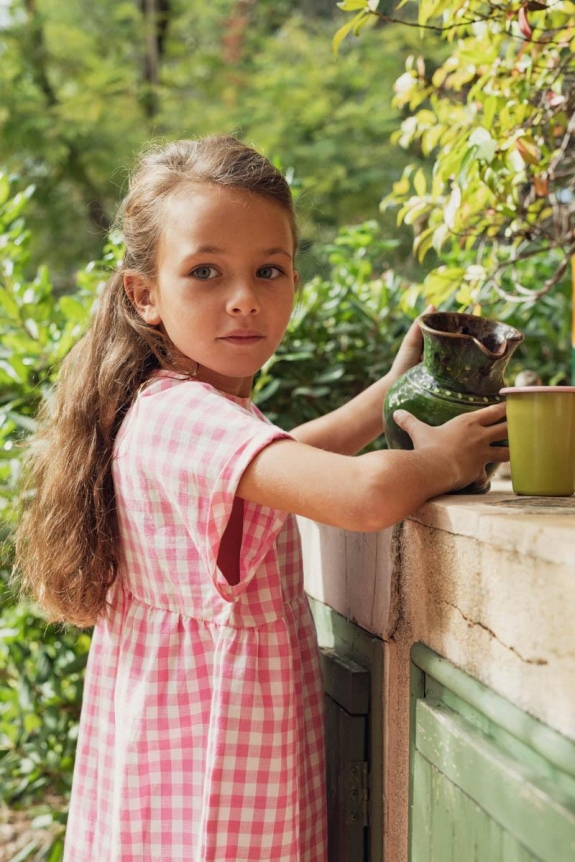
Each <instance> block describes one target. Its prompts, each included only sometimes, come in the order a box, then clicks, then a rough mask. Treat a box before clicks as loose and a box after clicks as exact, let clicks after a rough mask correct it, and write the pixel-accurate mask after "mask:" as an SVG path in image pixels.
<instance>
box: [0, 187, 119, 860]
mask: <svg viewBox="0 0 575 862" xmlns="http://www.w3.org/2000/svg"><path fill="white" fill-rule="evenodd" d="M30 194H31V189H27V190H26V192H24V193H20V194H17V195H16V196H15V197H10V185H9V183H8V181H7V179H6V177H5V176H3V175H0V248H1V249H2V262H1V264H0V325H1V327H2V343H1V346H0V515H1V531H2V532H1V545H0V682H1V685H0V788H2V790H1V796H0V801H1V802H2V803H7V804H10V805H11V806H21V807H23V808H24V809H25V810H28V809H29V808H30V806H32V805H34V804H35V803H36V802H37V801H38V800H40V799H46V798H48V799H50V798H54V799H56V800H63V802H59V803H55V804H54V805H53V806H51V807H49V808H48V809H47V810H44V811H43V812H42V813H41V816H40V819H38V820H37V821H35V823H36V825H37V826H38V828H39V829H40V827H42V829H43V830H44V829H45V828H46V826H47V825H51V828H50V835H51V840H50V841H49V842H48V843H46V837H45V833H44V831H42V832H39V835H38V841H37V842H34V841H32V842H31V844H30V845H29V847H28V850H29V854H28V855H26V856H25V857H24V856H23V857H22V858H27V859H28V858H29V859H38V860H39V859H51V860H52V862H57V860H58V859H60V858H61V854H62V831H63V823H64V821H65V815H64V813H63V811H62V805H65V799H66V796H67V794H68V793H69V790H70V783H71V777H72V767H73V760H74V750H75V743H76V734H77V729H78V719H79V714H80V705H81V698H82V683H83V670H84V666H85V664H86V658H87V652H88V645H89V640H90V639H89V636H88V635H87V634H86V633H83V634H78V633H77V632H74V631H70V630H66V629H61V628H59V627H56V626H49V625H47V624H46V621H45V620H44V619H43V617H42V615H41V613H39V612H38V611H37V610H36V609H35V608H34V607H32V606H31V605H30V604H29V602H27V601H21V602H18V600H17V588H16V585H15V584H14V583H13V582H12V579H11V570H12V562H13V548H12V531H13V528H14V525H15V522H16V519H17V483H18V478H19V475H20V469H21V461H22V455H23V453H24V450H25V445H24V444H25V440H26V437H27V436H28V434H29V433H30V432H31V431H32V430H33V429H34V416H35V414H36V412H37V409H38V405H39V403H40V400H41V399H42V398H44V397H46V395H47V394H48V393H49V390H50V387H51V384H52V381H53V377H54V374H55V372H56V370H57V367H58V365H59V363H60V361H61V359H62V358H63V356H64V355H65V354H66V353H67V351H68V350H69V348H70V346H71V345H72V343H73V342H74V341H76V339H77V338H78V337H79V335H80V334H81V332H82V331H83V329H84V327H85V325H86V322H87V319H88V314H89V310H90V307H91V305H92V303H93V300H94V296H95V295H96V292H97V289H98V286H99V285H100V283H101V282H102V280H103V278H104V276H105V273H104V271H103V270H102V269H101V268H99V267H97V266H91V267H88V268H87V269H86V270H85V271H83V272H80V273H79V274H78V288H77V291H76V293H75V294H74V295H73V296H61V297H59V298H58V297H57V296H56V295H55V293H54V289H53V286H52V283H51V281H50V277H49V274H48V271H47V269H46V268H45V267H41V268H40V269H39V270H38V272H37V273H36V275H35V277H34V278H32V279H30V280H28V279H27V278H26V277H25V275H24V270H25V268H26V264H27V261H28V256H29V246H30V242H31V236H30V233H29V231H28V230H27V229H26V226H25V223H24V219H23V215H24V210H25V207H26V205H27V204H28V199H29V197H30ZM115 257H116V248H115V246H114V244H113V243H112V244H111V245H110V246H109V247H108V248H107V249H106V258H107V260H106V262H105V265H110V264H111V263H113V261H114V259H115ZM47 854H50V855H47Z"/></svg>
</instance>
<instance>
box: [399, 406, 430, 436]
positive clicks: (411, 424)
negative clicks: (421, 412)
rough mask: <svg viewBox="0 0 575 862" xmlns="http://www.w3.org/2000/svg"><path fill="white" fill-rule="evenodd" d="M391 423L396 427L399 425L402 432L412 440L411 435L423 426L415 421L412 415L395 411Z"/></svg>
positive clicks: (402, 411)
mask: <svg viewBox="0 0 575 862" xmlns="http://www.w3.org/2000/svg"><path fill="white" fill-rule="evenodd" d="M393 421H394V422H395V424H396V425H399V427H400V428H401V430H402V431H405V432H406V434H409V436H410V437H411V439H412V440H413V434H414V433H416V432H417V429H418V428H419V427H420V426H421V425H424V424H425V423H424V422H421V421H420V420H419V419H417V418H416V417H415V416H414V415H413V413H408V412H407V410H396V411H395V412H394V414H393Z"/></svg>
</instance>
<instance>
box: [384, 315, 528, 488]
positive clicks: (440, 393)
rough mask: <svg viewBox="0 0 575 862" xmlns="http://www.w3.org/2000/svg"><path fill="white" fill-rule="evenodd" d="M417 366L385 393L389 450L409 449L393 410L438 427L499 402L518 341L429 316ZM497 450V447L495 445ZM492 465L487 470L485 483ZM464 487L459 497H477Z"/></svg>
mask: <svg viewBox="0 0 575 862" xmlns="http://www.w3.org/2000/svg"><path fill="white" fill-rule="evenodd" d="M419 325H420V327H421V331H422V334H423V362H422V363H421V364H420V365H416V366H414V367H413V368H410V369H409V371H407V372H406V373H405V374H403V375H402V376H401V377H400V378H399V379H398V380H396V381H395V383H394V384H393V385H392V386H391V387H390V389H389V391H388V393H387V397H386V399H385V404H384V409H383V418H384V423H385V436H386V439H387V443H388V446H389V447H390V449H412V448H413V444H412V442H411V439H410V438H409V435H408V434H406V433H405V431H402V430H401V428H399V426H398V425H396V424H395V422H394V420H393V413H394V411H395V410H399V409H402V410H408V411H409V413H413V415H414V416H416V417H417V418H418V419H421V420H422V422H426V423H427V424H428V425H443V423H444V422H447V421H448V420H449V419H453V418H454V417H455V416H459V415H460V414H461V413H469V412H470V411H472V410H478V409H479V408H480V407H488V406H489V405H490V404H497V403H498V402H500V401H502V400H503V398H502V396H500V395H499V390H500V389H501V388H502V387H503V386H504V379H503V375H504V372H505V368H506V367H507V363H508V362H509V359H510V358H511V355H512V354H513V351H514V350H515V348H516V347H517V346H518V345H519V344H520V343H521V342H522V341H523V335H522V333H521V332H519V330H517V329H514V328H513V327H512V326H509V325H508V324H506V323H500V322H499V321H498V320H490V319H488V318H485V317H478V316H477V315H474V314H457V313H455V312H449V311H434V312H430V313H428V314H422V315H421V317H420V318H419ZM501 445H503V444H501ZM496 467H497V464H490V465H488V468H487V474H488V477H489V476H491V475H492V474H493V472H494V471H495V469H496ZM488 489H489V482H488V483H487V484H485V485H482V486H477V485H470V486H469V487H468V488H465V489H464V490H465V493H483V492H484V491H487V490H488Z"/></svg>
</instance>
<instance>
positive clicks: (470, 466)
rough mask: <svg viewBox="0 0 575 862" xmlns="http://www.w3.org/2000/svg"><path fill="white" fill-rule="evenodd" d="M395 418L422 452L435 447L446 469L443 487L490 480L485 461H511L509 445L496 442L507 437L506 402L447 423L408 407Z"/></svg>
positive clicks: (455, 487) (445, 489)
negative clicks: (424, 417)
mask: <svg viewBox="0 0 575 862" xmlns="http://www.w3.org/2000/svg"><path fill="white" fill-rule="evenodd" d="M393 418H394V420H395V422H396V423H397V424H398V425H399V427H400V428H401V429H402V430H403V431H405V432H406V433H407V434H409V436H410V437H411V440H412V443H413V447H414V449H416V450H419V451H421V452H426V453H431V452H432V450H434V449H435V450H436V451H435V453H434V454H435V457H436V458H437V461H438V464H439V466H440V469H444V470H445V487H444V488H442V489H441V490H442V491H457V490H459V489H461V488H465V487H467V485H470V484H471V483H472V482H477V483H479V484H484V483H485V482H486V481H487V475H486V473H485V465H486V464H490V463H493V462H495V461H509V449H508V448H507V447H505V446H492V443H498V442H501V441H502V440H505V438H506V437H507V422H502V421H501V420H502V419H504V418H505V403H502V404H494V405H492V406H491V407H484V408H483V409H481V410H476V411H474V412H473V413H464V414H462V415H460V416H457V417H456V418H455V419H451V420H450V421H449V422H446V423H445V424H444V425H439V426H438V427H432V426H431V425H426V424H425V422H421V421H420V420H419V419H416V417H415V416H413V415H412V414H411V413H408V412H407V411H406V410H397V411H396V412H395V413H394V414H393Z"/></svg>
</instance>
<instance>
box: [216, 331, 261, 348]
mask: <svg viewBox="0 0 575 862" xmlns="http://www.w3.org/2000/svg"><path fill="white" fill-rule="evenodd" d="M264 337H265V336H263V335H260V334H259V332H249V331H248V332H231V333H230V334H229V335H224V336H222V337H221V338H220V339H219V340H220V341H226V342H227V343H228V344H239V345H240V346H242V345H249V344H257V343H258V342H259V341H263V339H264Z"/></svg>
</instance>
